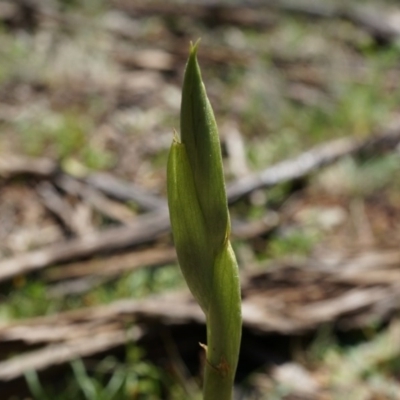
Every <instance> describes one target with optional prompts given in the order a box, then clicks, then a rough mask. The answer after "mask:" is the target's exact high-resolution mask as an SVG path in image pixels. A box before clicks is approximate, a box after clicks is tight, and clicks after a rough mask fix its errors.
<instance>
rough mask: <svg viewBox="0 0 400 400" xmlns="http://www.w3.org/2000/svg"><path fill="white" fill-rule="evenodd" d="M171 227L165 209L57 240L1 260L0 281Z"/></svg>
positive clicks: (122, 245)
mask: <svg viewBox="0 0 400 400" xmlns="http://www.w3.org/2000/svg"><path fill="white" fill-rule="evenodd" d="M169 227H170V225H169V217H168V210H167V209H166V208H162V209H160V210H158V211H153V212H151V213H148V214H146V215H143V216H140V217H137V218H136V220H135V222H134V223H132V224H131V225H129V226H123V227H116V228H109V229H107V230H106V231H104V232H100V233H96V234H93V235H87V236H85V237H82V238H79V239H72V240H69V241H67V242H64V243H57V244H54V245H50V246H48V247H47V248H43V249H40V250H35V251H30V252H27V253H25V254H21V255H18V256H16V257H14V258H10V259H6V260H4V261H1V262H0V281H4V280H7V279H10V278H12V277H13V276H16V275H19V274H25V273H28V272H31V271H35V270H38V269H40V268H44V267H46V266H48V265H51V264H55V263H60V262H65V261H70V260H73V259H78V258H81V257H88V256H92V255H93V254H97V253H100V252H104V251H112V250H117V249H122V248H126V247H130V246H134V245H138V244H142V243H148V242H150V241H153V240H155V239H156V238H157V237H159V236H160V235H162V234H163V233H166V232H168V230H169Z"/></svg>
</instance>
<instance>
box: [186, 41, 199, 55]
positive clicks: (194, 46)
mask: <svg viewBox="0 0 400 400" xmlns="http://www.w3.org/2000/svg"><path fill="white" fill-rule="evenodd" d="M200 40H201V39H197V40H196V42H195V43H194V44H193V42H192V41H191V42H190V50H189V52H190V56H191V57H196V55H197V49H198V47H199V43H200Z"/></svg>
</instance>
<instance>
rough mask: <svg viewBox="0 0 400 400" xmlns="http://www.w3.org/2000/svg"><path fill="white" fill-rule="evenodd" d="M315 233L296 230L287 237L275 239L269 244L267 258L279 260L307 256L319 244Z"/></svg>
mask: <svg viewBox="0 0 400 400" xmlns="http://www.w3.org/2000/svg"><path fill="white" fill-rule="evenodd" d="M317 240H318V237H317V235H315V233H312V232H309V231H306V230H300V229H299V230H294V231H292V232H290V233H288V234H286V235H285V236H279V237H274V238H272V239H271V240H270V241H269V242H268V248H267V256H268V257H270V258H279V257H284V256H288V255H299V256H305V255H307V254H309V252H310V251H311V250H312V248H313V246H314V245H315V243H316V242H317Z"/></svg>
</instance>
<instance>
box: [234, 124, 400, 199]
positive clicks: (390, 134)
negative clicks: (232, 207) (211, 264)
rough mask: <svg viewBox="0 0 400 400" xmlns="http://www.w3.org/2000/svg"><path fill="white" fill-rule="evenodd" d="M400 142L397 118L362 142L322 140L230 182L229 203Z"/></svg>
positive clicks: (351, 139)
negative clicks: (320, 142) (293, 155)
mask: <svg viewBox="0 0 400 400" xmlns="http://www.w3.org/2000/svg"><path fill="white" fill-rule="evenodd" d="M399 142H400V121H396V122H395V124H393V126H391V127H390V128H388V129H387V130H385V131H383V132H381V133H379V134H377V135H376V136H371V137H369V138H368V139H366V140H363V141H360V140H357V139H354V138H342V139H337V140H333V141H331V142H328V143H324V144H322V145H320V146H317V147H314V148H313V149H311V150H309V151H306V152H304V153H302V154H300V155H299V156H297V157H296V158H294V159H291V160H285V161H282V162H280V163H278V164H275V165H273V166H272V167H268V168H267V169H265V170H264V171H260V172H255V173H254V174H251V175H247V176H245V177H243V178H240V179H238V180H236V181H235V182H233V183H231V184H230V185H228V189H227V192H228V199H229V202H230V203H233V202H235V201H236V200H238V199H240V198H241V197H243V196H246V195H248V194H250V193H251V192H253V191H255V190H258V189H261V188H269V187H272V186H275V185H277V184H280V183H284V182H288V181H292V180H295V179H299V178H303V177H305V176H307V175H309V174H310V173H312V172H314V171H316V170H318V169H320V168H322V167H324V166H326V165H329V164H332V163H334V162H335V161H337V160H338V159H340V158H343V157H346V156H349V155H357V154H360V153H363V152H376V151H377V150H379V149H380V148H383V149H384V150H385V149H387V148H389V149H393V148H394V147H395V146H396V145H397V144H398V143H399Z"/></svg>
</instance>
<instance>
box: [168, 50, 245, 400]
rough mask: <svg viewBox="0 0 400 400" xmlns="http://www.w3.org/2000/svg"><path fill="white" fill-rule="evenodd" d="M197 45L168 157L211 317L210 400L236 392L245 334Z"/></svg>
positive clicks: (194, 278)
mask: <svg viewBox="0 0 400 400" xmlns="http://www.w3.org/2000/svg"><path fill="white" fill-rule="evenodd" d="M196 51H197V48H196V45H195V46H191V49H190V55H189V59H188V63H187V65H186V71H185V78H184V84H183V91H182V106H181V141H179V139H178V138H177V137H175V138H174V141H173V143H172V146H171V150H170V154H169V159H168V171H167V180H168V185H167V186H168V205H169V210H170V219H171V226H172V233H173V236H174V242H175V247H176V252H177V254H178V260H179V265H180V267H181V270H182V273H183V275H184V277H185V279H186V282H187V284H188V286H189V289H190V290H191V292H192V293H193V296H194V297H195V298H196V300H197V302H198V303H199V304H200V306H201V308H202V309H203V311H204V313H205V315H206V320H207V357H206V359H207V362H206V366H205V374H204V388H203V394H204V399H205V400H214V399H215V400H216V399H218V400H231V398H232V387H233V382H234V377H235V372H236V367H237V360H238V356H239V348H240V339H241V325H242V320H241V300H240V283H239V276H238V266H237V262H236V258H235V254H234V253H233V250H232V247H231V245H230V242H229V235H230V223H229V210H228V205H227V199H226V191H225V183H224V174H223V168H222V156H221V147H220V142H219V136H218V129H217V125H216V122H215V118H214V114H213V111H212V109H211V105H210V103H209V101H208V98H207V94H206V91H205V88H204V85H203V82H202V79H201V73H200V68H199V65H198V63H197V58H196Z"/></svg>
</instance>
